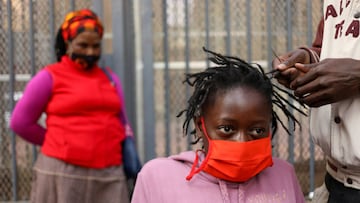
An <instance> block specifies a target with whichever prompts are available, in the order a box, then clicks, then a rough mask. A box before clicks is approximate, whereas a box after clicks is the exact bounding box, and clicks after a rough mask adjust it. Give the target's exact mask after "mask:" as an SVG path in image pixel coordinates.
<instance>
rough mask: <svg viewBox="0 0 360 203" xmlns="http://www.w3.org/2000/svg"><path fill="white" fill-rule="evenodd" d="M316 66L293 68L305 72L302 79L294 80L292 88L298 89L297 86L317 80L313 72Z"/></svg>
mask: <svg viewBox="0 0 360 203" xmlns="http://www.w3.org/2000/svg"><path fill="white" fill-rule="evenodd" d="M316 66H317V64H302V66H300V67H299V66H298V67H296V66H295V68H299V69H300V70H299V71H301V72H304V71H305V74H303V76H302V77H298V78H296V79H295V80H294V81H293V82H292V84H291V85H292V87H293V88H295V89H296V88H298V87H299V86H303V85H305V84H307V83H310V82H311V81H313V80H315V79H316V78H317V75H316V71H313V70H314V69H315V68H316Z"/></svg>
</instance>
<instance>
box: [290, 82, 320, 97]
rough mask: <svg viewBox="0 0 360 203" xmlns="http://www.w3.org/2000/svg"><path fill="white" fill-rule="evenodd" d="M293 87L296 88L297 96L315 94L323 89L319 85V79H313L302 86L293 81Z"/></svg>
mask: <svg viewBox="0 0 360 203" xmlns="http://www.w3.org/2000/svg"><path fill="white" fill-rule="evenodd" d="M290 87H291V89H294V90H295V91H294V95H295V96H297V97H304V95H308V94H314V93H315V92H318V91H320V90H321V87H320V86H319V85H318V83H317V81H316V80H314V81H311V82H309V83H306V84H304V85H302V86H296V87H295V86H294V85H293V83H291V84H290Z"/></svg>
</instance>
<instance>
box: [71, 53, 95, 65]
mask: <svg viewBox="0 0 360 203" xmlns="http://www.w3.org/2000/svg"><path fill="white" fill-rule="evenodd" d="M70 56H71V60H73V61H75V62H77V60H78V59H81V60H84V61H85V62H86V64H87V65H86V67H84V69H91V68H92V67H94V65H95V64H96V63H97V61H98V60H99V59H100V56H98V55H84V54H77V53H72V54H71V55H70Z"/></svg>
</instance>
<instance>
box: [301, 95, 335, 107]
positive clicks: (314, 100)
mask: <svg viewBox="0 0 360 203" xmlns="http://www.w3.org/2000/svg"><path fill="white" fill-rule="evenodd" d="M326 95H328V94H326V91H319V92H314V93H312V94H308V95H306V96H305V97H303V98H301V99H300V101H301V102H303V103H305V104H306V105H308V106H310V107H320V106H323V105H326V104H330V103H332V102H333V101H332V99H331V98H330V97H328V96H326Z"/></svg>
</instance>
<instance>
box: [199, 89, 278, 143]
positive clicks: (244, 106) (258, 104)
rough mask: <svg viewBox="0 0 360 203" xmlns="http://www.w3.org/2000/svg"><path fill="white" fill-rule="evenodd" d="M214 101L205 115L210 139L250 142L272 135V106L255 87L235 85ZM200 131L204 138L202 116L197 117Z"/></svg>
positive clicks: (204, 110) (205, 109) (207, 107)
mask: <svg viewBox="0 0 360 203" xmlns="http://www.w3.org/2000/svg"><path fill="white" fill-rule="evenodd" d="M213 98H215V101H214V103H212V104H211V105H207V106H205V108H204V109H203V112H202V114H203V117H204V121H205V128H206V130H207V133H208V135H209V137H210V139H213V140H229V141H237V142H246V141H250V140H255V139H260V138H264V137H267V136H269V133H270V124H271V118H272V114H271V112H272V109H271V105H270V104H269V102H268V101H267V100H266V99H265V97H264V96H263V95H261V94H260V93H259V92H258V91H256V90H254V89H253V88H247V87H235V88H232V89H229V90H227V91H224V92H221V93H219V92H218V93H217V94H216V95H215V96H214V97H213ZM195 122H196V133H197V135H200V136H203V141H204V146H205V150H207V146H208V143H207V139H206V138H204V136H205V135H204V134H203V130H202V128H201V121H200V118H196V119H195Z"/></svg>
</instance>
